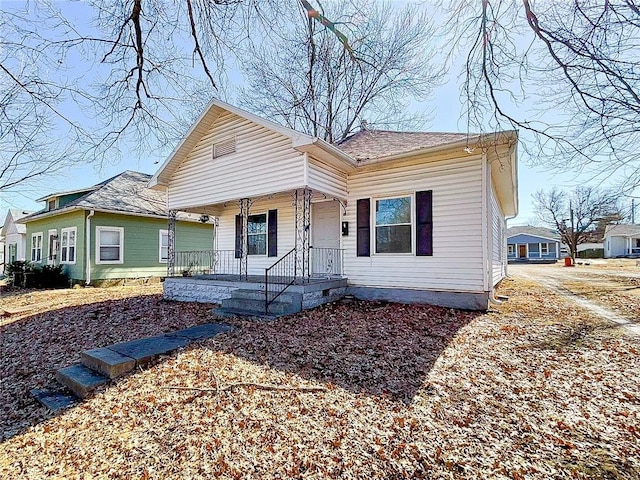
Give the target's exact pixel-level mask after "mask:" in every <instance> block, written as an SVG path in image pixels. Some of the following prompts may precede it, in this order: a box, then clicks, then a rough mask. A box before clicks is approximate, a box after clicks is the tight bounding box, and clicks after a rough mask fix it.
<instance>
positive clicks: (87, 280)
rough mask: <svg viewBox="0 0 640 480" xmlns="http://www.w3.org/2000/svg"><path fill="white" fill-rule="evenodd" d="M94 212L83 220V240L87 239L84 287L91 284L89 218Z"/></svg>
mask: <svg viewBox="0 0 640 480" xmlns="http://www.w3.org/2000/svg"><path fill="white" fill-rule="evenodd" d="M95 213H96V212H95V210H91V211H90V212H89V215H87V218H86V220H85V226H84V231H85V238H86V239H87V241H86V262H87V264H86V266H85V271H84V278H85V281H84V284H85V285H89V284H90V283H91V217H93V216H94V215H95Z"/></svg>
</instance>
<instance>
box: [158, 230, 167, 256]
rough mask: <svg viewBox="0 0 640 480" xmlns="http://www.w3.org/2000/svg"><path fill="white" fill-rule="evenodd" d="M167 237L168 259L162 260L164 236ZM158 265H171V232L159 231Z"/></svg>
mask: <svg viewBox="0 0 640 480" xmlns="http://www.w3.org/2000/svg"><path fill="white" fill-rule="evenodd" d="M163 235H166V236H167V258H164V259H163V258H162V236H163ZM158 263H169V230H167V229H164V230H163V229H160V230H158Z"/></svg>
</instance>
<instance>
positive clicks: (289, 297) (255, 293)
mask: <svg viewBox="0 0 640 480" xmlns="http://www.w3.org/2000/svg"><path fill="white" fill-rule="evenodd" d="M231 298H242V299H246V300H261V301H262V302H264V290H250V289H243V288H239V289H237V290H234V291H232V292H231ZM277 301H281V302H288V303H291V304H293V305H298V304H299V305H302V294H301V293H298V292H283V293H281V294H280V296H279V297H278V299H277Z"/></svg>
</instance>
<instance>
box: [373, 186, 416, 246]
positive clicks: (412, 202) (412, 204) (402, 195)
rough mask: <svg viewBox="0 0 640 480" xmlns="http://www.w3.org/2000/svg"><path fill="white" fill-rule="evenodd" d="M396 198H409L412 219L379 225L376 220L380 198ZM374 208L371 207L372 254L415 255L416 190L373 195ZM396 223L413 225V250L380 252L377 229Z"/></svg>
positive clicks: (411, 239)
mask: <svg viewBox="0 0 640 480" xmlns="http://www.w3.org/2000/svg"><path fill="white" fill-rule="evenodd" d="M394 198H409V201H410V204H409V216H410V221H409V223H392V224H381V225H378V223H377V222H376V202H378V201H380V200H393V199H394ZM371 200H372V203H373V205H372V208H371V225H373V228H372V230H373V231H372V235H371V239H370V241H371V242H372V245H370V247H373V248H371V252H372V255H384V256H389V255H402V256H407V255H415V247H416V245H415V243H416V242H415V241H414V239H413V237H414V233H415V231H416V230H415V229H416V222H415V212H414V210H415V202H416V199H415V192H411V193H400V194H395V195H390V196H384V197H372V198H371ZM394 225H409V227H411V231H410V233H409V240H410V242H411V251H410V252H378V248H377V247H378V245H377V242H376V239H377V237H378V235H377V231H376V229H377V228H378V226H380V227H386V226H394Z"/></svg>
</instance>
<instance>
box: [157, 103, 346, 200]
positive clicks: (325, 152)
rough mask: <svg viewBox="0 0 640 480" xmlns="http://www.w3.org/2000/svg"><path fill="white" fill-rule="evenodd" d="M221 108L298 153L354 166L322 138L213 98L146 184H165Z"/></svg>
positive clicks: (342, 153) (218, 114) (211, 123)
mask: <svg viewBox="0 0 640 480" xmlns="http://www.w3.org/2000/svg"><path fill="white" fill-rule="evenodd" d="M224 111H227V112H231V113H234V114H236V115H238V116H240V117H243V118H246V119H247V120H250V121H251V122H253V123H256V124H257V125H260V126H261V127H264V128H266V129H268V130H271V131H274V132H277V133H279V134H281V135H283V136H285V137H288V138H290V139H291V146H292V148H294V149H296V150H299V151H300V152H307V151H309V152H313V153H314V154H315V155H317V156H319V157H325V158H326V159H327V160H328V161H329V162H330V163H334V162H336V161H338V162H339V163H341V166H343V167H347V168H352V167H353V166H354V165H355V160H353V159H352V158H350V157H349V156H348V155H347V154H345V153H344V152H343V151H341V150H339V149H338V148H336V147H335V146H333V145H331V144H330V143H328V142H325V141H324V140H322V139H319V138H315V137H312V136H310V135H307V134H306V133H302V132H298V131H296V130H293V129H291V128H288V127H283V126H282V125H279V124H277V123H275V122H272V121H271V120H267V119H265V118H262V117H259V116H258V115H255V114H253V113H250V112H247V111H246V110H243V109H241V108H238V107H235V106H233V105H229V104H228V103H225V102H223V101H221V100H218V99H216V98H214V99H213V100H211V102H210V103H209V105H207V107H206V108H205V109H204V111H203V112H202V113H201V114H200V116H199V117H198V119H197V120H196V121H195V123H194V124H193V125H192V126H191V128H190V129H189V131H188V132H187V134H186V135H185V136H184V137H183V138H182V140H181V141H180V143H179V144H178V146H177V147H176V148H175V149H174V150H173V152H171V154H170V155H169V157H168V158H167V159H166V160H165V161H164V163H163V164H162V166H161V167H160V168H159V169H158V171H157V172H156V174H155V175H154V176H153V177H152V178H151V180H150V181H149V187H151V188H154V187H156V186H159V185H166V183H167V181H168V179H169V178H171V175H173V173H174V172H175V171H176V170H177V169H178V167H179V166H180V164H181V163H182V162H183V161H184V160H185V159H186V158H187V155H189V152H191V150H193V148H194V147H195V146H196V145H197V143H198V142H199V141H200V139H201V138H202V137H203V136H204V135H205V134H206V133H207V130H208V129H209V128H210V127H211V126H212V125H213V123H214V122H215V120H216V119H217V118H218V117H219V116H220V114H221V113H222V112H224Z"/></svg>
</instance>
